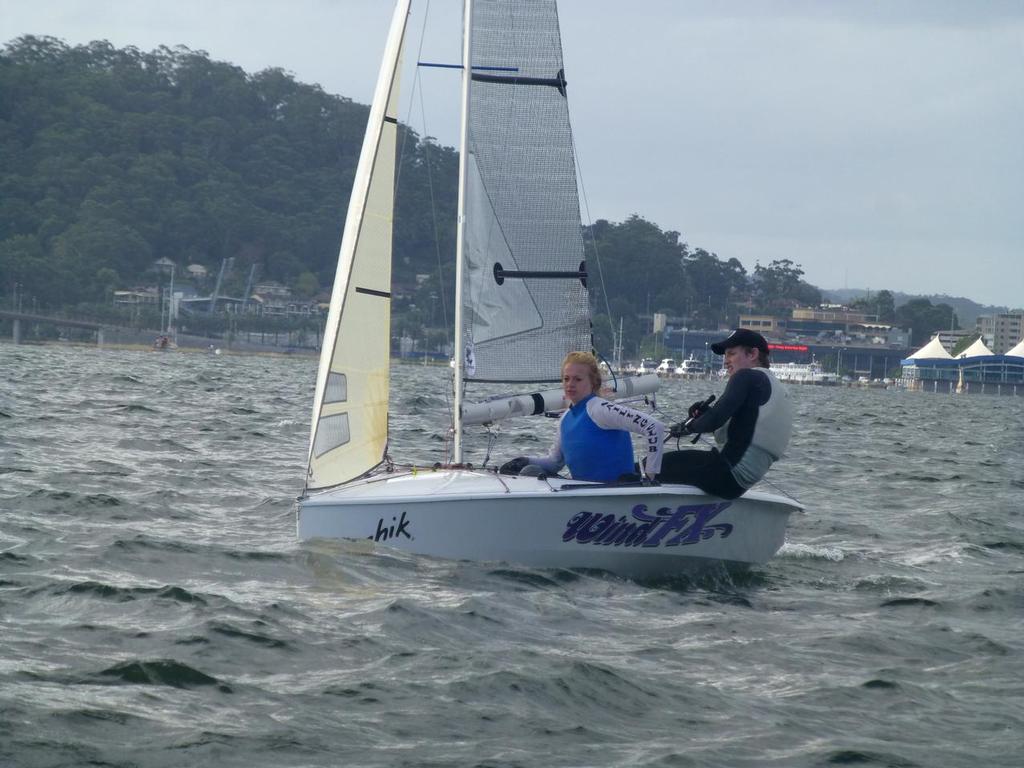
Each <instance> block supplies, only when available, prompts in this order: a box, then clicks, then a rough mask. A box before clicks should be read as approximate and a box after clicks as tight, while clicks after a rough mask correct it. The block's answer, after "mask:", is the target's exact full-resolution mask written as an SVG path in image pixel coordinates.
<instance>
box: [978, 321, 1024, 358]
mask: <svg viewBox="0 0 1024 768" xmlns="http://www.w3.org/2000/svg"><path fill="white" fill-rule="evenodd" d="M975 325H976V331H975V332H976V333H980V334H981V336H982V338H983V339H985V343H986V344H988V345H989V346H990V347H991V348H992V351H994V352H995V353H996V354H1002V353H1004V352H1006V350H1008V349H1009V348H1010V347H1012V346H1013V345H1014V344H1016V343H1017V341H1018V340H1019V339H1020V338H1021V337H1024V310H1014V311H1013V312H1004V313H1002V314H998V315H980V316H979V317H978V319H977V320H976V321H975Z"/></svg>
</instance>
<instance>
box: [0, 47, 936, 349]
mask: <svg viewBox="0 0 1024 768" xmlns="http://www.w3.org/2000/svg"><path fill="white" fill-rule="evenodd" d="M368 111H369V110H368V107H366V106H365V105H361V104H357V103H354V102H353V101H351V100H350V99H347V98H344V97H342V96H335V95H331V94H328V93H326V92H324V91H323V90H322V89H321V88H320V87H319V86H315V85H306V84H304V83H300V82H297V81H296V80H295V79H294V78H293V77H292V76H291V75H290V74H289V73H287V72H285V71H283V70H280V69H267V70H264V71H262V72H258V73H255V74H250V73H246V72H245V71H243V70H242V69H240V68H239V67H236V66H234V65H232V64H229V63H225V62H219V61H213V60H211V59H210V58H209V57H208V56H207V55H206V54H205V53H203V52H201V51H192V50H189V49H188V48H184V47H180V46H179V47H175V48H167V47H161V48H158V49H157V50H154V51H151V52H148V53H146V52H142V51H139V50H137V49H135V48H131V47H129V48H123V49H118V48H115V47H113V46H112V45H110V44H109V43H107V42H103V41H100V42H93V43H90V44H89V45H82V46H69V45H67V44H65V43H64V42H62V41H60V40H57V39H54V38H51V37H32V36H26V37H21V38H18V39H15V40H13V41H11V42H9V43H7V44H6V45H5V46H4V47H3V48H2V49H0V297H9V296H11V295H12V292H13V293H17V294H18V295H29V296H31V297H32V299H33V305H34V306H35V307H37V308H39V309H41V310H60V309H65V310H66V309H71V308H75V307H77V308H79V311H82V310H83V309H85V307H84V306H83V305H87V306H92V307H102V306H106V307H109V306H110V299H111V292H112V291H113V290H114V289H115V288H125V287H130V286H133V285H154V284H158V283H162V281H163V280H165V278H164V277H162V276H158V275H156V274H155V273H154V272H153V264H154V262H155V261H156V260H158V259H161V258H165V259H169V260H170V261H172V262H174V263H175V264H176V265H177V266H178V267H179V268H180V269H184V267H186V266H187V265H189V264H201V265H203V266H205V267H206V268H207V270H208V272H209V274H210V275H216V274H217V273H218V271H219V270H220V266H221V264H222V262H223V261H224V260H231V261H230V264H231V269H230V270H229V271H228V273H227V276H226V281H225V284H224V285H223V286H222V287H221V290H222V293H227V294H231V295H239V294H241V293H242V292H243V290H244V288H245V286H246V282H247V280H248V278H249V275H250V270H251V268H253V267H255V274H256V279H257V280H258V281H267V280H275V281H278V282H281V283H284V284H286V285H289V286H290V287H292V288H293V290H294V291H295V292H296V293H297V294H298V295H299V296H302V297H306V298H309V297H312V296H313V295H315V294H317V293H318V292H321V291H326V290H327V289H328V288H329V287H330V285H331V282H332V281H333V278H334V271H335V265H336V257H337V251H338V246H339V243H340V240H341V232H342V228H343V226H344V220H343V219H344V214H345V211H346V209H347V204H348V196H349V192H350V189H351V185H352V179H353V176H354V173H355V167H356V163H357V161H358V156H359V152H360V147H361V144H362V139H363V133H364V131H365V127H366V119H367V115H368ZM399 144H400V147H401V150H400V161H399V185H398V196H397V207H398V209H397V211H396V216H395V253H396V255H397V258H398V262H397V264H396V267H395V269H394V272H393V283H394V285H393V288H394V290H395V302H394V304H393V309H394V311H393V329H394V332H395V334H396V335H403V334H407V335H410V336H413V337H414V338H418V339H423V340H425V341H428V343H429V344H430V345H431V346H433V345H434V344H437V343H439V342H440V341H441V340H443V339H444V338H448V337H449V335H450V330H449V329H448V326H447V321H450V319H451V306H452V295H451V293H452V285H451V284H452V275H453V270H454V251H455V246H454V222H455V206H456V199H457V175H458V156H457V153H456V152H455V150H453V149H452V148H450V147H442V146H439V145H438V144H437V143H436V142H435V141H433V140H432V139H430V138H424V137H421V136H419V135H417V134H416V132H415V131H413V130H411V129H409V128H408V127H406V126H400V135H399ZM585 242H586V244H587V245H586V247H587V254H586V257H587V261H588V265H589V272H590V274H591V275H592V278H591V280H590V282H589V285H590V287H591V302H592V309H593V311H594V329H595V338H596V340H597V343H598V346H599V348H601V349H603V350H605V351H610V349H611V347H612V338H611V337H612V332H613V330H614V331H616V332H617V329H618V327H619V323H620V321H621V322H622V326H623V328H624V330H625V336H626V344H627V347H629V348H633V347H634V345H635V344H636V343H637V342H638V341H639V340H640V339H641V338H643V337H644V336H646V335H648V334H649V333H650V327H651V326H650V323H651V321H650V316H651V315H652V314H653V313H664V314H666V315H668V316H669V317H671V318H674V319H675V320H676V321H678V322H682V323H686V324H688V325H689V326H690V327H706V328H708V327H717V326H722V325H730V324H733V323H735V322H736V319H737V315H738V314H739V313H740V312H741V311H743V312H753V313H757V312H767V313H773V314H776V315H780V316H785V315H787V314H788V311H789V309H790V308H792V307H794V306H800V305H803V306H806V305H815V304H817V303H819V302H820V300H821V293H820V291H819V290H818V289H817V288H815V287H814V286H812V285H809V284H808V283H806V282H805V281H804V280H803V270H802V269H801V268H800V265H799V264H795V263H793V262H792V261H790V260H789V259H780V260H776V261H773V262H771V263H770V264H768V265H767V266H764V265H761V264H756V265H755V266H754V268H753V269H752V270H751V271H749V272H748V270H747V268H745V267H744V266H743V265H742V264H741V263H740V262H739V261H737V260H736V259H727V260H723V259H720V258H719V257H718V256H717V254H715V253H713V252H712V251H710V250H705V249H704V248H702V247H698V246H693V245H691V244H688V243H686V242H685V241H684V239H683V236H682V235H681V234H680V233H678V232H673V231H667V230H663V229H661V228H660V227H659V226H658V225H657V224H655V223H653V222H650V221H648V220H646V219H644V218H643V217H642V216H640V215H635V216H633V217H631V218H629V219H628V220H626V221H624V222H621V223H614V222H609V221H605V220H598V221H597V222H596V223H594V224H593V225H591V226H589V227H587V228H586V232H585ZM179 274H180V273H179ZM206 288H207V289H208V288H209V286H206ZM875 303H877V302H875ZM942 307H944V305H939V308H933V307H932V306H931V303H930V302H927V306H924V305H923V304H922V306H921V307H917V306H916V305H913V306H911V307H910V309H912V310H914V311H913V312H911V311H910V310H906V311H903V312H902V315H907V317H906V318H904V317H902V316H901V313H896V312H891V313H889V314H892V315H893V318H892V319H893V320H895V321H896V322H901V321H905V322H906V323H907V325H908V327H909V326H911V325H912V326H913V327H914V328H915V330H916V331H917V333H918V335H921V334H924V333H928V332H930V330H932V329H933V326H934V327H935V328H937V327H949V325H950V321H949V319H948V313H947V314H946V315H943V312H945V311H946V310H945V309H943V308H942ZM865 309H872V307H871V306H867V305H865ZM902 310H903V308H901V311H902ZM910 315H913V317H910ZM933 315H934V317H933ZM886 319H889V318H888V317H887V318H886ZM209 321H210V323H213V324H215V323H216V320H215V318H212V317H211V318H209ZM911 321H913V322H911ZM918 326H920V328H918Z"/></svg>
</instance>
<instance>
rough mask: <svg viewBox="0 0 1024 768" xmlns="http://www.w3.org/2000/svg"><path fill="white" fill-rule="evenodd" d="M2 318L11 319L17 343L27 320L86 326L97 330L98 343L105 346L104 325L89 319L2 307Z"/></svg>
mask: <svg viewBox="0 0 1024 768" xmlns="http://www.w3.org/2000/svg"><path fill="white" fill-rule="evenodd" d="M0 319H3V320H10V321H11V325H12V331H11V338H12V340H13V341H14V343H15V344H21V339H22V332H21V324H22V322H26V323H39V324H46V325H55V326H57V327H60V328H85V329H87V330H91V331H96V344H97V345H98V346H101V347H102V346H103V329H104V326H103V325H101V324H100V323H94V322H91V321H89V320H72V319H70V318H67V317H51V316H50V315H37V314H33V313H31V312H12V311H10V310H6V309H0Z"/></svg>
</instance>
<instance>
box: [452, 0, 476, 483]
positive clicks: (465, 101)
mask: <svg viewBox="0 0 1024 768" xmlns="http://www.w3.org/2000/svg"><path fill="white" fill-rule="evenodd" d="M472 22H473V0H465V2H464V3H463V19H462V110H461V112H462V117H461V129H460V136H459V203H458V205H459V207H458V217H457V219H456V225H455V344H454V352H455V354H454V358H455V372H454V375H455V409H454V413H453V414H452V430H453V432H454V446H453V455H452V459H453V461H454V463H456V464H461V463H462V399H463V395H464V393H463V383H464V382H463V380H464V374H463V368H464V366H465V362H466V351H465V349H464V348H463V338H462V324H463V317H462V280H463V263H462V262H463V254H464V248H465V243H466V180H467V177H468V175H469V162H468V159H467V152H468V150H469V87H470V82H471V80H472V77H473V67H472V62H471V61H470V43H471V40H470V33H471V31H472V26H473V25H472Z"/></svg>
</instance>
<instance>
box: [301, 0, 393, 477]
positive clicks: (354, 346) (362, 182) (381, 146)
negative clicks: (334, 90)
mask: <svg viewBox="0 0 1024 768" xmlns="http://www.w3.org/2000/svg"><path fill="white" fill-rule="evenodd" d="M408 16H409V2H408V0H405V2H399V3H398V5H397V7H396V8H395V15H394V17H393V18H392V21H391V30H390V32H389V33H388V42H387V48H386V52H385V56H384V62H383V64H382V65H381V70H380V75H379V76H378V78H377V87H376V90H375V91H374V97H373V104H372V106H371V107H370V116H369V121H368V122H367V126H366V136H365V138H364V140H363V148H362V152H361V154H360V155H359V165H358V166H357V168H356V177H355V181H354V183H353V187H352V196H351V198H350V199H349V207H348V216H347V218H346V219H345V233H344V235H343V236H342V242H341V253H340V255H339V257H338V271H337V274H336V275H335V278H334V289H333V292H332V294H331V306H330V310H329V311H328V315H327V326H326V328H325V330H324V341H323V351H322V353H321V356H320V368H319V370H318V372H317V380H316V395H315V397H314V400H313V425H312V430H311V436H310V445H309V464H308V471H307V477H306V488H307V489H316V488H327V487H330V486H333V485H338V484H340V483H344V482H347V481H349V480H352V479H353V478H356V477H359V476H360V475H363V474H365V473H366V472H368V471H369V470H370V469H372V468H373V467H375V466H376V465H377V464H379V463H380V462H381V461H382V460H383V458H384V451H385V449H386V446H387V433H388V429H387V427H388V424H387V421H388V387H389V384H390V377H389V371H388V369H389V366H390V359H391V358H390V346H389V345H390V336H391V231H392V218H393V213H394V198H395V147H396V139H397V133H398V121H397V108H398V76H399V69H400V62H401V58H402V43H403V38H404V35H405V25H406V21H407V19H408Z"/></svg>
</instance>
